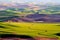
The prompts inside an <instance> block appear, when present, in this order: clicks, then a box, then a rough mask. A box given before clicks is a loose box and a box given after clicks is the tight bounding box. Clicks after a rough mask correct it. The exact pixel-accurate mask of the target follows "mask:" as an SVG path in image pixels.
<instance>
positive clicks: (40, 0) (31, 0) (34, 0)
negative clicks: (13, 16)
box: [0, 0, 60, 4]
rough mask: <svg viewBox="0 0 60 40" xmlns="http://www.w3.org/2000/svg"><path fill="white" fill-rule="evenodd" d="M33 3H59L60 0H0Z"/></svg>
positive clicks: (3, 0) (1, 1)
mask: <svg viewBox="0 0 60 40" xmlns="http://www.w3.org/2000/svg"><path fill="white" fill-rule="evenodd" d="M4 2H6V3H11V2H12V3H34V4H39V3H41V4H46V3H51V4H52V3H53V4H60V0H0V3H4Z"/></svg>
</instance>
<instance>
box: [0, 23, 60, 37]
mask: <svg viewBox="0 0 60 40" xmlns="http://www.w3.org/2000/svg"><path fill="white" fill-rule="evenodd" d="M59 32H60V23H28V22H0V34H2V33H14V34H19V35H30V36H48V37H59V36H56V35H55V34H56V33H59Z"/></svg>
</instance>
